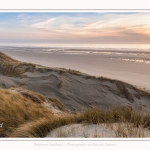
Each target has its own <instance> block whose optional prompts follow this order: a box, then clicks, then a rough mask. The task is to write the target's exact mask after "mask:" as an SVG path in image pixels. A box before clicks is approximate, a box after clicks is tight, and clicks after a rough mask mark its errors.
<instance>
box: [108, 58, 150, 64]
mask: <svg viewBox="0 0 150 150" xmlns="http://www.w3.org/2000/svg"><path fill="white" fill-rule="evenodd" d="M111 59H116V60H124V61H131V62H138V63H145V64H150V60H143V59H128V58H126V59H124V58H111Z"/></svg>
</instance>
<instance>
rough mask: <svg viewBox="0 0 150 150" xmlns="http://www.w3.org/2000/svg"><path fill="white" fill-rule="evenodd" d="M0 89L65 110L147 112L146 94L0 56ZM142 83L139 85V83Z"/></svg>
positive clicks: (148, 100)
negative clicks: (31, 93) (21, 90)
mask: <svg viewBox="0 0 150 150" xmlns="http://www.w3.org/2000/svg"><path fill="white" fill-rule="evenodd" d="M0 62H1V65H0V87H2V88H6V89H7V88H11V87H15V88H24V89H27V90H31V91H34V92H38V93H40V94H42V95H44V96H45V97H52V98H56V99H58V100H59V101H60V102H61V103H62V104H63V105H64V106H65V107H66V108H67V109H68V110H70V111H74V112H77V111H80V110H82V109H84V108H90V107H92V106H97V107H98V108H102V109H103V108H109V107H113V106H116V107H120V106H128V107H131V108H132V109H138V110H142V111H143V112H148V111H149V109H150V94H149V93H147V92H144V91H142V90H139V89H137V88H135V87H134V86H132V85H130V84H127V83H124V82H121V81H117V80H113V79H107V78H104V77H93V76H89V75H87V74H84V73H81V72H78V71H75V70H70V69H69V70H68V69H64V68H48V67H44V66H40V65H35V64H29V63H23V62H19V61H17V60H14V59H12V58H10V57H9V56H7V55H5V54H3V53H0ZM139 82H142V81H139Z"/></svg>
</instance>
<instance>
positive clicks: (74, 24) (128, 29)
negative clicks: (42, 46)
mask: <svg viewBox="0 0 150 150" xmlns="http://www.w3.org/2000/svg"><path fill="white" fill-rule="evenodd" d="M0 43H62V44H66V43H68V44H70V43H73V44H82V43H87V44H149V43H150V13H149V12H131V13H130V12H16V13H12V12H0Z"/></svg>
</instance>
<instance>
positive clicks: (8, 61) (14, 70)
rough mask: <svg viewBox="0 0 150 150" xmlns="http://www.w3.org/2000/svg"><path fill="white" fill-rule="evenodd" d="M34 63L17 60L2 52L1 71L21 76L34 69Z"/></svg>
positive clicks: (7, 74)
mask: <svg viewBox="0 0 150 150" xmlns="http://www.w3.org/2000/svg"><path fill="white" fill-rule="evenodd" d="M34 69H35V65H34V64H30V63H23V62H20V61H17V60H15V59H13V58H11V57H9V56H7V55H5V54H3V53H2V52H0V73H1V74H3V75H6V76H11V77H20V76H21V75H22V74H23V73H25V72H27V71H33V70H34Z"/></svg>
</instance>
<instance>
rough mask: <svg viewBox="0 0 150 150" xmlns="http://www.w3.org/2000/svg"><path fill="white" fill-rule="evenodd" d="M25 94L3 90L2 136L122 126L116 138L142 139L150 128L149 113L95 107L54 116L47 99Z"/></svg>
mask: <svg viewBox="0 0 150 150" xmlns="http://www.w3.org/2000/svg"><path fill="white" fill-rule="evenodd" d="M26 93H27V94H25V95H24V94H20V93H15V92H12V91H11V90H4V89H0V123H3V127H2V128H0V137H44V136H46V134H47V133H48V132H50V131H52V130H53V129H56V128H58V127H61V126H63V125H68V124H73V123H83V124H84V123H86V124H98V123H106V124H112V123H121V125H119V124H118V126H117V127H116V130H115V133H116V136H118V137H143V136H144V135H143V128H149V127H150V114H145V115H143V114H142V112H137V111H134V110H132V109H131V108H129V107H123V108H111V109H107V110H106V109H105V110H100V109H97V108H95V107H93V108H91V109H87V110H83V111H82V112H79V113H77V114H68V115H66V116H55V115H54V114H52V113H51V111H50V110H49V109H48V108H46V107H45V106H44V105H43V102H44V101H43V98H44V97H41V96H40V97H39V95H38V94H36V93H33V92H31V93H30V92H29V91H26ZM31 95H32V97H31ZM35 97H36V98H38V100H37V99H36V100H35ZM39 99H40V100H39ZM49 100H50V101H51V102H52V103H53V104H54V105H55V107H57V108H59V109H64V107H63V106H62V104H61V103H60V102H59V101H57V100H56V99H49ZM122 123H123V124H125V125H126V126H125V128H124V126H122ZM131 125H132V126H131ZM123 129H124V130H123Z"/></svg>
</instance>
